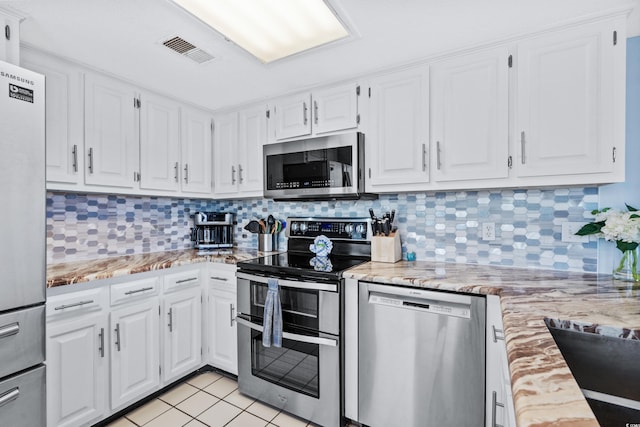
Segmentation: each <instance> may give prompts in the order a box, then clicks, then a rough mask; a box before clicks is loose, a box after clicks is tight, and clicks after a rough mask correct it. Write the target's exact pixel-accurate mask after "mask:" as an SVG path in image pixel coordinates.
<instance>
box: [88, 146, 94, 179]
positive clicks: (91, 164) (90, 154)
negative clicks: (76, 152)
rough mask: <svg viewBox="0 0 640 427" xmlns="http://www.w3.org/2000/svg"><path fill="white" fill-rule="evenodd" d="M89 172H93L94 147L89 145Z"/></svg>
mask: <svg viewBox="0 0 640 427" xmlns="http://www.w3.org/2000/svg"><path fill="white" fill-rule="evenodd" d="M87 156H89V173H91V174H92V173H93V147H89V154H87Z"/></svg>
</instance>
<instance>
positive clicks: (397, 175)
mask: <svg viewBox="0 0 640 427" xmlns="http://www.w3.org/2000/svg"><path fill="white" fill-rule="evenodd" d="M370 90H371V100H370V120H368V123H369V125H368V130H367V134H366V142H365V144H366V146H367V149H366V153H365V155H366V159H367V167H368V171H367V172H368V174H369V179H368V180H367V184H366V186H367V188H366V191H368V192H373V193H375V192H379V191H380V192H383V191H396V192H397V191H413V190H423V189H425V188H426V184H427V183H428V182H429V171H428V168H427V161H428V159H427V150H428V147H427V145H428V142H429V111H428V110H429V105H428V100H429V70H428V68H427V67H426V66H420V67H415V68H411V69H408V70H404V71H400V72H397V73H394V74H388V75H383V76H378V77H375V78H373V79H372V80H371V82H370Z"/></svg>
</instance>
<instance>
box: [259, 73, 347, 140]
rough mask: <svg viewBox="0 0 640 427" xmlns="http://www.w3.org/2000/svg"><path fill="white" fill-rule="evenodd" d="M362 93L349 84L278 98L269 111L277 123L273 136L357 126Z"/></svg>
mask: <svg viewBox="0 0 640 427" xmlns="http://www.w3.org/2000/svg"><path fill="white" fill-rule="evenodd" d="M359 95H360V87H359V86H358V85H357V84H355V83H349V84H344V85H340V86H332V87H328V88H322V89H317V90H314V91H313V93H309V92H305V93H300V94H296V95H291V96H287V97H283V98H280V99H277V100H275V101H274V103H273V106H272V109H271V112H270V113H272V114H273V116H272V120H273V121H274V122H275V126H274V135H273V137H274V139H275V140H284V139H289V138H294V137H301V136H307V135H322V134H325V133H329V132H336V131H341V130H347V129H355V128H357V127H358V124H359V122H360V116H359V114H358V96H359Z"/></svg>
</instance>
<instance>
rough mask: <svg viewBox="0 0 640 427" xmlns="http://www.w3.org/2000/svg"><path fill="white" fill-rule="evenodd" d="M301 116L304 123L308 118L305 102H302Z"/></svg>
mask: <svg viewBox="0 0 640 427" xmlns="http://www.w3.org/2000/svg"><path fill="white" fill-rule="evenodd" d="M302 118H303V120H304V124H305V125H306V124H307V123H308V122H309V120H308V119H307V103H306V102H303V103H302Z"/></svg>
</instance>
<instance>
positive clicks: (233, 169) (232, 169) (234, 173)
mask: <svg viewBox="0 0 640 427" xmlns="http://www.w3.org/2000/svg"><path fill="white" fill-rule="evenodd" d="M235 183H236V167H235V166H231V184H235Z"/></svg>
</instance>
